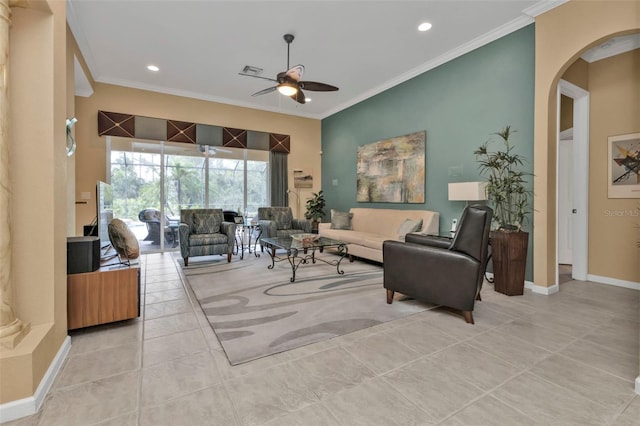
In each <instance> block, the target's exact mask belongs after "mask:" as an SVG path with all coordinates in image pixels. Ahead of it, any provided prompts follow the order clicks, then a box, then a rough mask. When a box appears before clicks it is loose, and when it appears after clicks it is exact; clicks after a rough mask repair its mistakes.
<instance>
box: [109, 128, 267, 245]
mask: <svg viewBox="0 0 640 426" xmlns="http://www.w3.org/2000/svg"><path fill="white" fill-rule="evenodd" d="M107 141H108V142H107V145H108V147H109V148H108V153H109V158H110V168H111V176H110V177H111V179H110V183H111V186H112V187H113V199H114V215H115V217H118V218H121V219H123V220H124V221H125V222H126V223H127V224H128V225H129V227H130V228H131V229H132V231H133V232H134V234H135V235H136V237H137V238H138V240H139V241H140V248H141V252H143V253H144V252H152V251H162V250H165V249H177V247H178V241H177V238H175V237H174V236H175V229H170V228H168V226H169V223H167V222H173V221H174V220H179V218H180V210H181V209H188V208H206V207H210V208H220V209H223V210H233V211H238V210H240V211H242V212H243V213H244V214H245V215H247V216H248V217H250V218H251V217H253V216H254V215H255V214H256V213H257V211H258V207H260V206H265V205H269V194H268V182H269V152H268V151H257V150H247V149H239V148H214V147H209V146H205V145H191V144H184V143H171V142H153V141H138V140H133V139H125V138H117V137H108V138H107ZM145 209H155V210H158V211H159V216H160V219H161V223H160V229H165V230H166V231H165V232H164V233H163V232H160V233H159V234H160V237H159V238H158V237H157V234H158V233H157V232H156V233H155V235H152V233H151V232H150V230H149V225H148V223H147V222H145V221H144V220H143V218H140V217H139V215H140V213H141V212H142V211H143V210H145Z"/></svg>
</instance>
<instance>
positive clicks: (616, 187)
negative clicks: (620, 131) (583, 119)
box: [607, 133, 640, 198]
mask: <svg viewBox="0 0 640 426" xmlns="http://www.w3.org/2000/svg"><path fill="white" fill-rule="evenodd" d="M608 152H609V159H608V160H609V162H608V173H607V177H608V179H609V182H608V197H609V198H640V133H630V134H628V135H619V136H610V137H609V145H608Z"/></svg>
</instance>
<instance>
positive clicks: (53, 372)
mask: <svg viewBox="0 0 640 426" xmlns="http://www.w3.org/2000/svg"><path fill="white" fill-rule="evenodd" d="M70 349H71V337H69V336H67V337H66V339H64V342H62V345H60V349H58V353H57V354H56V356H55V357H54V358H53V362H52V363H51V365H49V368H48V369H47V372H46V373H45V374H44V377H43V378H42V380H41V381H40V384H39V385H38V388H37V389H36V392H35V393H34V394H33V395H32V396H30V397H27V398H22V399H18V400H17V401H11V402H7V403H5V404H0V419H2V423H4V422H9V421H11V420H15V419H19V418H21V417H26V416H31V415H32V414H35V413H37V412H38V410H39V409H40V407H42V403H43V402H44V398H45V397H46V396H47V393H49V390H50V389H51V385H53V381H54V380H55V378H56V376H57V375H58V373H59V372H60V370H61V369H62V366H63V365H64V360H65V359H66V358H67V354H68V353H69V350H70Z"/></svg>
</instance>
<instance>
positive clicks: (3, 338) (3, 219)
mask: <svg viewBox="0 0 640 426" xmlns="http://www.w3.org/2000/svg"><path fill="white" fill-rule="evenodd" d="M10 23H11V9H10V8H9V0H0V343H1V344H2V346H3V347H5V348H8V349H13V348H14V347H15V346H16V345H17V344H18V343H20V341H21V340H22V338H23V337H24V336H25V335H26V334H27V333H28V332H29V324H25V323H24V322H23V321H21V320H20V319H18V318H17V317H16V315H15V313H14V310H13V304H14V300H13V291H14V280H13V265H12V258H11V257H12V256H11V255H12V243H11V180H10V169H9V164H10V162H9V131H8V130H9V129H8V128H9V98H8V96H7V90H8V86H9V83H8V79H9V76H8V67H9V66H8V60H9V25H10Z"/></svg>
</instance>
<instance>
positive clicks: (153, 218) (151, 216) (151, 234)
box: [138, 209, 175, 244]
mask: <svg viewBox="0 0 640 426" xmlns="http://www.w3.org/2000/svg"><path fill="white" fill-rule="evenodd" d="M161 217H162V215H161V213H160V210H158V209H144V210H142V211H140V213H138V219H139V220H140V222H144V223H145V224H146V225H147V236H146V237H145V238H144V241H151V243H152V244H160V218H161ZM169 222H170V220H169V217H168V216H165V217H164V239H165V241H166V242H167V243H169V244H171V243H173V242H174V239H175V237H174V234H173V231H172V230H171V229H170V228H169V227H168V226H167V225H169Z"/></svg>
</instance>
